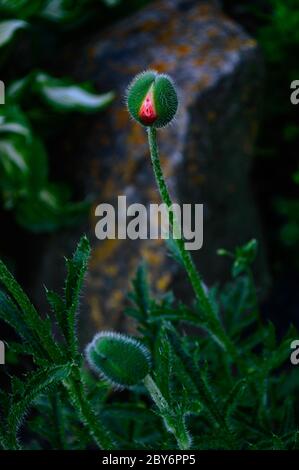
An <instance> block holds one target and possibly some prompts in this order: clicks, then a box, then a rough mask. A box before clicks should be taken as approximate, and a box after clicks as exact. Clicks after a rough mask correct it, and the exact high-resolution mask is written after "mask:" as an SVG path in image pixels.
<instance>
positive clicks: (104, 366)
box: [86, 331, 151, 387]
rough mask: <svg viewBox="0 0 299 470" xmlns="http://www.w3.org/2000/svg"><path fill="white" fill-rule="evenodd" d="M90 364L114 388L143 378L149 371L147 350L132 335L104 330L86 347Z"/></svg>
mask: <svg viewBox="0 0 299 470" xmlns="http://www.w3.org/2000/svg"><path fill="white" fill-rule="evenodd" d="M86 358H87V361H88V363H89V365H90V367H91V368H92V369H93V370H94V371H95V372H97V373H98V374H100V375H101V376H103V377H104V378H105V379H106V380H107V381H109V382H110V383H112V384H113V385H114V386H116V387H130V386H133V385H136V384H138V383H139V382H141V380H143V379H144V378H145V377H146V376H147V374H148V373H149V371H150V367H151V360H150V353H149V351H148V350H147V349H146V347H145V346H144V345H143V344H142V343H141V342H140V341H138V340H136V339H135V338H132V337H130V336H126V335H124V334H120V333H114V332H110V331H104V332H102V333H99V334H97V335H96V336H95V337H94V339H93V340H92V342H91V343H90V344H89V345H88V346H87V348H86Z"/></svg>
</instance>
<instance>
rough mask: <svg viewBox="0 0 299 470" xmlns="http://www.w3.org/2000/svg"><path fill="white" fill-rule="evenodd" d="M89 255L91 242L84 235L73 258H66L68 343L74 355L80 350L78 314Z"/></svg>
mask: <svg viewBox="0 0 299 470" xmlns="http://www.w3.org/2000/svg"><path fill="white" fill-rule="evenodd" d="M89 256H90V244H89V241H88V239H87V237H86V236H83V237H82V238H81V240H80V241H79V243H78V246H77V248H76V251H75V253H74V255H73V257H72V259H67V260H66V263H67V269H68V273H67V278H66V284H65V305H66V313H67V322H68V344H69V347H70V351H71V353H72V354H73V355H76V354H77V351H78V338H77V335H76V314H77V310H78V306H79V295H80V292H81V288H82V284H83V280H84V275H85V272H86V270H87V263H88V259H89Z"/></svg>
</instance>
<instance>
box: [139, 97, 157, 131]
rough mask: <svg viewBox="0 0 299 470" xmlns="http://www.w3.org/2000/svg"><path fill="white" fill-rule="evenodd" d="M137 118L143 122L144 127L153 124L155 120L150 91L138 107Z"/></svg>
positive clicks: (155, 115) (155, 114)
mask: <svg viewBox="0 0 299 470" xmlns="http://www.w3.org/2000/svg"><path fill="white" fill-rule="evenodd" d="M139 117H140V120H141V121H142V122H143V124H145V125H150V124H153V122H155V120H156V119H157V117H158V116H157V113H156V110H155V104H154V99H153V92H152V90H150V91H149V92H148V93H147V95H146V97H145V98H144V100H143V102H142V105H141V107H140V111H139Z"/></svg>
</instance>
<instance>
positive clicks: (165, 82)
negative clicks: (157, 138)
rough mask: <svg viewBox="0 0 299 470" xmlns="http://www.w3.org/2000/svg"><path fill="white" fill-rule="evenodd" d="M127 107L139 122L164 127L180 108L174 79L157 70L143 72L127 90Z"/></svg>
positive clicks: (149, 125)
mask: <svg viewBox="0 0 299 470" xmlns="http://www.w3.org/2000/svg"><path fill="white" fill-rule="evenodd" d="M127 107H128V110H129V112H130V114H131V116H132V117H133V119H135V120H136V121H137V122H139V123H140V124H142V125H143V126H146V127H151V126H152V127H156V128H159V127H164V126H167V124H169V123H170V122H171V121H172V120H173V118H174V117H175V114H176V112H177V108H178V97H177V92H176V89H175V85H174V83H173V81H172V79H171V78H170V77H169V76H168V75H166V74H160V73H158V72H156V71H155V70H147V71H145V72H142V73H140V74H138V75H136V77H135V78H134V79H133V80H132V82H131V83H130V85H129V87H128V90H127Z"/></svg>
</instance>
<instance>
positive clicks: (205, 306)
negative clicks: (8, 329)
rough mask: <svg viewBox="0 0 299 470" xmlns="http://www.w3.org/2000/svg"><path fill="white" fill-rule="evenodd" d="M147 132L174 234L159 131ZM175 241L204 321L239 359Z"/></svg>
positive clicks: (185, 253)
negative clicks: (159, 144) (162, 165)
mask: <svg viewBox="0 0 299 470" xmlns="http://www.w3.org/2000/svg"><path fill="white" fill-rule="evenodd" d="M147 131H148V142H149V148H150V154H151V160H152V165H153V170H154V174H155V178H156V182H157V185H158V188H159V192H160V195H161V198H162V201H163V202H164V203H165V204H166V206H167V208H168V217H169V223H170V225H171V226H172V228H173V232H175V231H176V230H177V221H176V218H175V213H174V211H172V210H171V206H172V200H171V197H170V194H169V191H168V188H167V184H166V182H165V179H164V175H163V171H162V168H161V164H160V159H159V150H158V143H157V130H156V129H155V128H154V127H148V128H147ZM173 241H174V242H175V243H176V246H177V248H178V251H179V254H180V257H181V260H182V263H183V265H184V267H185V269H186V272H187V274H188V277H189V280H190V283H191V285H192V287H193V290H194V292H195V296H196V299H197V301H198V303H199V305H200V308H201V310H202V311H203V315H204V321H205V322H206V325H207V327H208V329H209V330H210V331H211V332H212V333H213V337H214V339H216V341H217V342H218V343H220V345H221V346H222V348H224V349H225V350H226V351H228V352H229V353H230V355H231V356H232V357H233V358H234V359H237V356H238V355H237V351H236V349H235V346H234V345H233V344H232V342H231V340H230V339H229V338H228V336H227V335H226V333H225V331H224V329H223V326H222V324H221V322H220V320H219V318H218V316H217V313H216V312H215V310H214V308H213V306H212V304H211V302H210V299H209V297H208V295H207V294H206V292H205V289H204V286H203V283H202V280H201V278H200V275H199V273H198V271H197V269H196V267H195V264H194V262H193V259H192V257H191V255H190V253H189V251H187V250H186V248H185V244H184V240H183V239H182V238H175V237H174V238H173Z"/></svg>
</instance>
